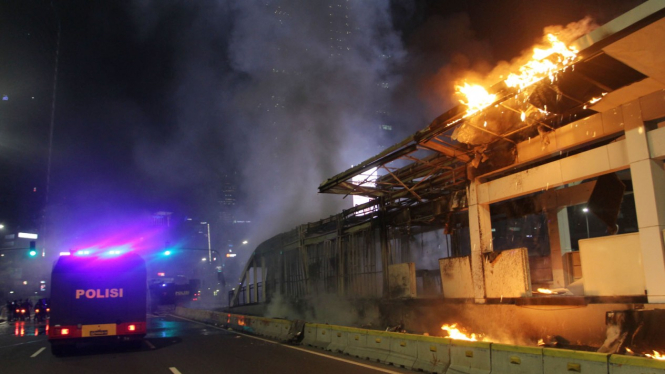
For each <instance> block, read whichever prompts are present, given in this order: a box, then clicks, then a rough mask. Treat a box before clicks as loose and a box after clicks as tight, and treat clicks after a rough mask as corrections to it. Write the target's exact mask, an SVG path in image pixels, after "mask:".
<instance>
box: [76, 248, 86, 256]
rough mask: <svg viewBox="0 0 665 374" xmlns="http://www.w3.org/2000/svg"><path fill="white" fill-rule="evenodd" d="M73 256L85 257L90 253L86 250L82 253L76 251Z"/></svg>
mask: <svg viewBox="0 0 665 374" xmlns="http://www.w3.org/2000/svg"><path fill="white" fill-rule="evenodd" d="M74 254H75V255H77V256H87V255H89V254H90V251H89V250H87V249H86V250H83V251H76V253H74Z"/></svg>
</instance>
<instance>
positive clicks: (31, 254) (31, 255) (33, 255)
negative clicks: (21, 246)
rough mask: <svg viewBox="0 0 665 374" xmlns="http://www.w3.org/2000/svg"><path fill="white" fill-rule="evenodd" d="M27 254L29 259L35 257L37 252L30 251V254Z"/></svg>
mask: <svg viewBox="0 0 665 374" xmlns="http://www.w3.org/2000/svg"><path fill="white" fill-rule="evenodd" d="M28 254H29V255H30V257H35V256H37V250H35V249H31V250H30V252H28Z"/></svg>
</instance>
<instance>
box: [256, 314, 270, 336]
mask: <svg viewBox="0 0 665 374" xmlns="http://www.w3.org/2000/svg"><path fill="white" fill-rule="evenodd" d="M251 323H252V324H251V326H252V330H253V331H254V333H255V334H256V335H259V336H264V337H270V336H271V335H272V333H271V332H270V319H268V318H263V317H255V318H252V320H251Z"/></svg>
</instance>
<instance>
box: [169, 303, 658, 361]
mask: <svg viewBox="0 0 665 374" xmlns="http://www.w3.org/2000/svg"><path fill="white" fill-rule="evenodd" d="M175 313H176V314H177V315H179V316H182V317H186V318H189V319H193V320H196V321H201V322H205V323H213V324H217V325H220V324H221V325H223V326H225V327H228V328H231V329H233V330H236V331H243V332H248V333H251V334H255V335H259V336H264V337H268V338H271V339H275V340H279V341H289V342H296V341H298V342H300V344H303V345H307V346H311V347H316V348H320V349H325V350H328V351H331V352H338V353H344V354H347V355H350V356H354V357H358V358H363V359H369V360H372V361H377V362H381V363H384V364H388V365H393V366H396V367H402V368H405V369H412V370H419V371H424V372H428V373H439V374H444V373H445V374H458V373H464V374H471V373H474V374H475V373H487V374H489V373H491V374H504V373H505V374H557V373H561V374H563V373H565V374H570V373H588V374H665V361H658V360H653V359H650V358H645V357H636V356H626V355H614V354H613V355H610V354H605V353H596V352H582V351H572V350H566V349H555V348H538V347H526V346H515V345H507V344H499V343H490V342H467V341H463V340H453V339H449V338H440V337H433V336H424V335H414V334H403V333H396V332H386V331H377V330H367V329H360V328H354V327H345V326H334V325H326V324H316V323H305V324H304V327H303V328H302V331H296V330H297V329H294V327H295V326H298V328H300V327H301V326H302V325H296V322H295V321H289V320H285V319H274V318H264V317H254V316H245V315H240V314H230V313H222V312H213V311H209V310H202V309H189V308H182V307H177V308H176V311H175Z"/></svg>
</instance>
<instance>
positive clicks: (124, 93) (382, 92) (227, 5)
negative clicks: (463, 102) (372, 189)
mask: <svg viewBox="0 0 665 374" xmlns="http://www.w3.org/2000/svg"><path fill="white" fill-rule="evenodd" d="M642 2H643V1H626V0H623V1H619V0H612V1H601V0H593V1H580V0H558V1H554V0H544V1H528V0H506V1H496V0H495V1H480V0H476V1H463V2H462V1H458V2H450V1H397V0H395V1H392V2H387V1H350V2H348V3H347V2H343V1H341V0H339V1H337V2H335V1H329V2H328V1H318V0H317V1H311V0H285V1H273V0H267V1H262V2H258V1H247V0H242V1H240V0H238V1H221V0H220V1H197V2H192V1H168V0H135V1H82V0H68V1H58V0H54V1H53V2H52V3H51V2H50V1H42V0H2V1H1V2H0V95H1V96H4V95H6V96H7V100H2V101H0V177H1V178H2V179H1V180H0V212H1V214H0V221H1V222H3V223H5V224H6V225H8V226H9V227H10V228H11V229H12V230H14V229H18V228H21V229H33V228H35V229H36V228H38V227H40V225H42V223H43V217H44V216H47V217H49V218H48V219H49V220H50V221H51V223H50V225H52V226H53V227H57V229H54V230H55V231H56V232H59V233H61V234H65V233H67V234H72V233H74V232H82V231H84V230H87V229H89V228H90V227H96V226H101V225H105V224H106V223H107V222H109V221H112V222H122V221H123V220H125V219H126V220H133V219H137V217H142V216H148V215H149V214H150V213H151V212H155V211H159V210H166V211H174V212H179V213H180V214H183V215H196V216H199V217H213V216H214V210H215V206H216V205H215V204H216V199H217V194H218V189H219V185H220V181H221V180H223V179H224V178H225V177H226V178H231V179H232V180H233V182H234V183H236V184H237V186H238V189H239V191H241V193H240V201H239V207H240V210H239V212H238V216H239V217H241V218H244V219H252V220H253V221H254V222H255V223H256V225H255V226H254V227H255V230H256V234H255V235H256V237H257V238H261V239H265V238H267V237H270V236H273V235H275V234H277V233H279V232H281V231H285V230H288V229H290V228H292V227H294V226H296V225H298V224H301V223H305V222H308V221H314V220H317V219H320V218H323V217H326V216H328V215H331V214H335V213H337V212H339V211H340V210H341V209H342V208H345V207H348V206H350V201H348V200H349V199H346V200H343V199H342V198H341V197H339V196H327V195H318V194H317V187H318V185H319V184H320V183H321V182H323V181H324V180H325V179H327V178H329V177H331V176H333V175H335V174H337V173H339V172H342V171H344V170H345V169H347V168H349V167H350V166H351V165H352V164H357V163H359V162H361V161H363V160H365V159H367V158H369V157H371V156H373V155H375V154H377V153H379V152H380V151H381V150H382V149H383V148H385V147H387V146H389V145H392V144H394V143H396V142H398V141H399V140H401V139H402V138H404V137H405V136H407V135H408V134H410V133H413V132H415V131H417V130H419V129H421V128H423V127H425V126H427V125H428V124H429V122H430V121H431V120H432V119H434V118H435V117H436V116H438V115H439V114H441V113H442V112H443V111H445V110H448V109H449V108H450V107H452V106H453V105H456V102H455V100H454V99H453V97H451V92H452V89H453V85H454V84H453V83H454V82H453V81H454V80H455V79H459V78H460V77H461V76H462V75H464V74H467V73H468V71H476V72H479V73H481V74H482V73H486V72H488V71H489V70H490V69H491V68H492V67H493V66H495V65H496V64H497V62H498V61H499V60H510V59H512V58H514V57H517V56H519V55H520V54H521V52H522V51H524V50H526V49H527V48H529V47H530V46H531V45H533V44H534V42H535V41H536V40H537V39H539V38H540V37H541V36H542V31H543V28H544V27H546V26H549V25H557V24H560V25H565V24H567V23H570V22H574V21H578V20H580V19H582V18H583V17H585V16H591V17H592V18H593V19H594V20H595V22H597V23H598V24H603V23H605V22H607V21H609V20H611V19H613V18H614V17H616V16H618V15H620V14H622V13H624V12H626V11H627V10H629V9H631V8H633V7H635V6H636V5H639V4H640V3H642ZM328 3H330V4H331V5H332V4H334V5H336V4H337V3H340V4H349V6H351V7H352V11H351V12H350V13H349V14H350V17H349V21H348V22H349V23H351V25H352V29H353V38H352V39H348V40H347V41H346V42H345V43H346V44H344V45H345V46H348V47H349V48H348V49H347V50H346V51H343V54H340V55H339V56H337V57H335V56H332V55H331V48H332V47H331V41H330V40H331V39H330V34H329V32H328V31H329V30H328V29H327V27H324V26H323V25H326V24H327V22H329V20H330V18H329V17H330V13H329V12H330V11H332V10H331V9H333V8H326V6H322V4H326V5H327V4H328ZM277 11H280V12H284V15H282V16H279V17H277V16H276V12H277ZM280 20H281V21H280ZM58 24H59V25H60V27H61V35H60V48H59V55H58V56H59V62H58V72H57V90H56V95H55V112H54V113H55V116H54V121H53V147H52V159H51V172H50V183H49V186H48V187H49V194H48V202H47V196H46V193H45V192H46V187H47V182H46V179H47V165H48V155H49V152H48V143H49V129H50V123H51V106H52V103H53V86H54V79H53V78H54V68H55V55H56V49H57V48H56V45H57V30H58ZM382 124H389V125H390V126H392V129H393V130H392V131H391V132H390V133H385V132H380V131H379V127H380V126H381V125H382ZM35 189H36V190H35ZM45 207H46V210H45ZM45 212H46V213H45Z"/></svg>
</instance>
